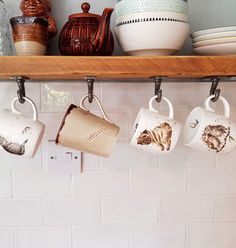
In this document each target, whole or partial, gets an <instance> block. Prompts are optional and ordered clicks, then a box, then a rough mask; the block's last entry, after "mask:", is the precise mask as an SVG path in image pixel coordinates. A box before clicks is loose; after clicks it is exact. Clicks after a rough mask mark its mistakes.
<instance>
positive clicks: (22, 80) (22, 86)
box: [10, 76, 29, 104]
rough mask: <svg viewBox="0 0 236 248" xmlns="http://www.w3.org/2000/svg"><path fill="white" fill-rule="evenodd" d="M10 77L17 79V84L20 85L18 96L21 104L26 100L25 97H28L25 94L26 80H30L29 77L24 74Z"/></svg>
mask: <svg viewBox="0 0 236 248" xmlns="http://www.w3.org/2000/svg"><path fill="white" fill-rule="evenodd" d="M10 79H12V80H15V81H16V83H17V85H18V90H17V96H18V100H19V102H20V103H21V104H23V103H24V102H25V99H24V97H26V94H25V81H26V80H28V79H29V78H27V77H23V76H16V77H15V76H14V77H11V78H10Z"/></svg>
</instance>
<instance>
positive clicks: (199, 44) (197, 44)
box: [193, 37, 236, 48]
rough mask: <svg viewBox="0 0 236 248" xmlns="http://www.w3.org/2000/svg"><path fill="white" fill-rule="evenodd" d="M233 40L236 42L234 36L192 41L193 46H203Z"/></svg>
mask: <svg viewBox="0 0 236 248" xmlns="http://www.w3.org/2000/svg"><path fill="white" fill-rule="evenodd" d="M235 42H236V37H224V38H219V39H211V40H204V41H199V42H196V43H193V47H194V48H197V47H203V46H209V45H216V44H224V43H235Z"/></svg>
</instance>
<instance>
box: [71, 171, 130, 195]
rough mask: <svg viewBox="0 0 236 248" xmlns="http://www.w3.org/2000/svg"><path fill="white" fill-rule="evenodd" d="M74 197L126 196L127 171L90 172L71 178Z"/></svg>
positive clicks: (127, 187)
mask: <svg viewBox="0 0 236 248" xmlns="http://www.w3.org/2000/svg"><path fill="white" fill-rule="evenodd" d="M73 192H74V195H75V196H110V195H128V193H129V171H128V170H104V169H101V170H93V171H92V170H91V171H85V172H84V173H81V174H80V175H77V176H74V177H73Z"/></svg>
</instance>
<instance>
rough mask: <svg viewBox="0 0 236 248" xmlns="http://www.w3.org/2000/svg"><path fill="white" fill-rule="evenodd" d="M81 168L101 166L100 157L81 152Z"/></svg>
mask: <svg viewBox="0 0 236 248" xmlns="http://www.w3.org/2000/svg"><path fill="white" fill-rule="evenodd" d="M82 157H83V160H82V169H83V170H84V169H98V168H100V167H101V160H102V159H101V157H99V156H97V155H93V154H90V153H82Z"/></svg>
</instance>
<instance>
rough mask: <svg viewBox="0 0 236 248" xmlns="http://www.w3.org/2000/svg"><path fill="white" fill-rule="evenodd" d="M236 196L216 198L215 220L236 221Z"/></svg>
mask: <svg viewBox="0 0 236 248" xmlns="http://www.w3.org/2000/svg"><path fill="white" fill-rule="evenodd" d="M235 210H236V196H224V197H217V198H215V219H214V220H215V222H218V221H220V222H233V221H234V222H236V211H235Z"/></svg>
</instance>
